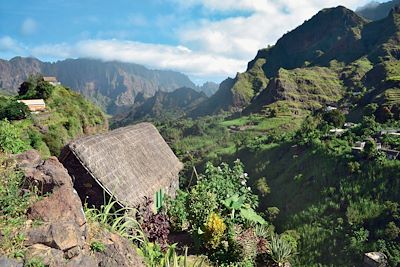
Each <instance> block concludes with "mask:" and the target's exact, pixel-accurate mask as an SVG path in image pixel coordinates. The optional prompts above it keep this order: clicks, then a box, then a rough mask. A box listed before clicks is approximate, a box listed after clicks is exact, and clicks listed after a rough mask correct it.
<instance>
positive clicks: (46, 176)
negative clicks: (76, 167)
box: [21, 154, 73, 194]
mask: <svg viewBox="0 0 400 267" xmlns="http://www.w3.org/2000/svg"><path fill="white" fill-rule="evenodd" d="M21 155H24V154H21ZM35 163H36V162H35ZM25 166H28V167H25V168H23V170H24V173H25V177H26V179H27V181H28V183H29V184H30V185H34V186H36V187H37V188H38V189H39V191H40V193H41V194H46V193H50V192H53V191H54V190H56V189H58V188H60V187H62V186H64V185H67V186H69V187H71V188H72V187H73V183H72V179H71V177H70V176H69V174H68V172H67V170H66V169H65V168H64V166H63V165H62V164H61V163H60V162H59V161H58V159H57V158H56V157H50V158H49V159H47V160H46V161H45V162H44V163H43V164H39V165H36V166H34V164H33V163H32V164H25Z"/></svg>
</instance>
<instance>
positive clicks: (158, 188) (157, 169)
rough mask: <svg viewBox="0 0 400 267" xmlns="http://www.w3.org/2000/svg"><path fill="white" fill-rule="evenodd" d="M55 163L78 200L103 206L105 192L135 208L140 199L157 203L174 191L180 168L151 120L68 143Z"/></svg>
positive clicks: (142, 201)
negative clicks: (70, 182) (71, 182)
mask: <svg viewBox="0 0 400 267" xmlns="http://www.w3.org/2000/svg"><path fill="white" fill-rule="evenodd" d="M60 161H61V162H62V163H63V165H64V167H65V168H66V169H67V170H68V172H69V174H70V175H71V177H72V178H73V179H74V187H75V189H76V190H77V192H78V194H79V196H80V198H81V200H82V201H87V202H88V203H89V204H90V205H95V206H100V205H102V204H104V191H105V192H106V193H107V195H108V196H113V197H114V198H115V200H117V201H118V203H119V204H120V205H121V206H125V207H136V206H138V205H140V204H142V203H144V201H145V197H147V198H151V199H154V202H155V204H156V205H159V204H160V203H158V202H160V201H161V200H162V198H163V197H162V196H163V194H167V195H171V196H174V195H175V192H176V190H177V189H178V187H179V177H178V173H179V171H180V170H181V169H182V168H183V164H182V163H181V162H180V161H179V160H178V158H177V157H176V156H175V154H174V153H173V152H172V150H171V148H170V147H169V146H168V145H167V143H166V142H165V141H164V139H163V138H162V136H161V135H160V134H159V132H158V131H157V129H156V128H155V127H154V126H153V125H152V124H150V123H139V124H136V125H133V126H128V127H123V128H118V129H116V130H113V131H110V132H107V133H103V134H98V135H93V136H87V137H83V138H80V139H77V140H75V141H72V142H71V143H69V144H68V145H67V146H66V147H65V148H64V149H63V151H62V153H61V156H60Z"/></svg>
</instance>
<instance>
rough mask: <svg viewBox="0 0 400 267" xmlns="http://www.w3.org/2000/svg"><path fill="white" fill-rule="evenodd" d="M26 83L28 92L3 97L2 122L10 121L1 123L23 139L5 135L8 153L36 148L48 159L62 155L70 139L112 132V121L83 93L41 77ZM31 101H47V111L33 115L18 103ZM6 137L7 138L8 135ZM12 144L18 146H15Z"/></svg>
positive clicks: (0, 101)
mask: <svg viewBox="0 0 400 267" xmlns="http://www.w3.org/2000/svg"><path fill="white" fill-rule="evenodd" d="M25 84H28V87H29V90H28V91H27V92H24V93H20V95H18V96H16V97H14V96H12V97H10V96H7V97H1V98H0V113H1V114H0V119H2V120H4V119H8V120H6V121H2V122H1V123H2V127H3V131H6V130H5V129H7V127H8V128H9V131H14V130H15V138H17V140H20V141H17V140H8V141H7V137H6V136H3V139H2V142H3V143H2V144H3V145H4V143H7V144H9V145H10V151H7V152H13V153H16V152H18V151H19V150H20V148H21V149H27V148H34V149H37V150H38V151H39V152H40V153H41V155H42V156H44V157H48V156H50V155H58V154H59V153H60V151H61V149H62V147H63V146H64V145H65V144H66V143H67V142H69V141H70V140H72V139H74V138H76V137H79V136H83V135H87V134H95V133H98V132H102V131H106V130H107V129H108V120H107V118H106V116H105V114H104V113H103V112H102V111H101V109H100V108H99V107H97V106H96V105H94V104H93V103H91V102H90V101H88V100H86V99H85V98H84V97H83V96H81V95H80V94H79V93H77V92H74V91H72V90H71V89H68V88H65V87H63V86H55V87H54V86H52V85H50V84H47V83H46V82H41V81H40V77H38V78H31V79H30V80H29V81H27V82H25ZM43 88H44V90H46V91H45V92H46V93H45V94H44V93H43V91H42V90H43ZM31 98H44V101H45V103H46V110H45V111H42V112H39V113H30V112H29V110H27V108H26V106H24V104H18V103H17V100H16V99H31ZM21 110H23V111H21ZM3 134H5V135H6V132H3ZM9 142H11V143H9ZM12 142H16V143H18V145H16V146H12Z"/></svg>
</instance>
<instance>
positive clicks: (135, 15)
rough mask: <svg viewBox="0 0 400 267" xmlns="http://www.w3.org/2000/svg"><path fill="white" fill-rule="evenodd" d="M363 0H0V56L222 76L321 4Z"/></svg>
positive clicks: (204, 77)
mask: <svg viewBox="0 0 400 267" xmlns="http://www.w3.org/2000/svg"><path fill="white" fill-rule="evenodd" d="M383 1H384V0H381V2H383ZM368 2H369V0H323V1H321V0H224V1H221V0H145V1H135V0H114V1H110V0H108V1H106V0H68V1H67V0H40V1H38V0H1V1H0V58H3V59H10V58H12V57H14V56H34V57H37V58H39V59H41V60H45V61H55V60H61V59H64V58H78V57H91V58H98V59H102V60H120V61H124V62H134V63H139V64H143V65H146V66H147V67H149V68H153V69H172V70H176V71H181V72H183V73H186V74H187V75H189V76H190V78H192V80H194V81H195V82H197V83H201V82H204V81H206V80H212V81H217V82H219V81H221V80H222V79H224V78H226V77H227V76H234V75H235V74H236V72H242V71H244V70H245V68H246V64H247V62H248V61H249V60H251V59H252V58H253V57H254V56H255V54H256V53H257V50H258V49H260V48H263V47H266V46H267V45H268V44H273V43H275V42H276V40H277V39H278V38H279V37H280V36H281V35H282V34H283V33H285V32H287V31H288V30H291V29H293V28H294V27H296V26H298V25H299V24H301V23H302V22H303V21H304V20H305V19H308V18H310V17H311V16H312V15H313V14H315V13H316V12H318V11H319V10H320V9H322V8H325V7H333V6H337V5H344V6H346V7H349V8H351V9H355V8H356V7H359V6H362V5H365V4H366V3H368Z"/></svg>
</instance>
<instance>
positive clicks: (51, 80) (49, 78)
mask: <svg viewBox="0 0 400 267" xmlns="http://www.w3.org/2000/svg"><path fill="white" fill-rule="evenodd" d="M43 81H45V82H48V83H49V84H51V85H53V86H56V85H60V84H61V83H60V82H59V81H57V78H56V77H53V76H47V77H46V76H45V77H43Z"/></svg>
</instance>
